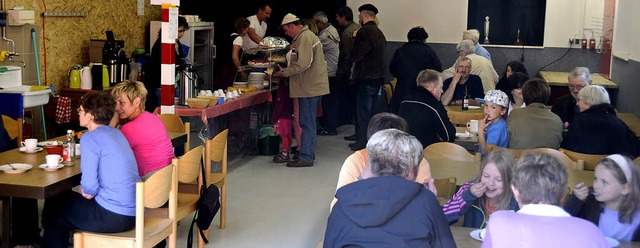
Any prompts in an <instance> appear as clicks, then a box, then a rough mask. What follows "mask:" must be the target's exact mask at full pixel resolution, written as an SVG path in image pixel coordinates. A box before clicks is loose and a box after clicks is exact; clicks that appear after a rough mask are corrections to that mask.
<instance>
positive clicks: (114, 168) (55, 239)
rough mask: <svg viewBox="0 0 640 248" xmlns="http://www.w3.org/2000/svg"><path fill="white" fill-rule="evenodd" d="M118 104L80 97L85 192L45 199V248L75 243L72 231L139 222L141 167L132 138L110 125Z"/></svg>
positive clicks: (101, 96)
mask: <svg viewBox="0 0 640 248" xmlns="http://www.w3.org/2000/svg"><path fill="white" fill-rule="evenodd" d="M114 109H115V102H114V100H113V97H111V95H109V94H108V93H104V92H96V91H91V92H89V93H87V94H85V95H84V96H83V97H82V99H81V100H80V108H78V115H79V120H80V125H81V126H83V127H86V128H87V129H88V130H89V131H88V132H86V133H85V134H83V135H82V139H81V140H80V146H81V147H82V157H81V160H80V162H81V164H82V167H81V172H82V178H81V180H80V188H79V194H78V193H76V192H73V191H68V192H65V193H62V194H59V195H57V196H54V197H52V198H50V199H47V200H46V201H45V206H44V209H43V216H42V218H43V220H42V226H43V228H44V237H43V247H61V248H67V247H68V246H69V233H70V231H73V230H76V229H80V230H85V231H92V232H104V233H114V232H122V231H126V230H129V229H131V228H133V227H134V226H135V208H136V182H137V181H139V180H140V178H139V176H138V166H137V165H136V159H135V157H134V156H133V152H132V151H131V148H130V146H129V144H128V143H127V139H126V138H125V137H124V136H123V135H122V133H121V132H120V131H119V130H118V129H115V128H112V127H110V126H109V125H108V124H109V121H111V117H113V112H114Z"/></svg>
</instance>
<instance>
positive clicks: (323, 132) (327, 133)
mask: <svg viewBox="0 0 640 248" xmlns="http://www.w3.org/2000/svg"><path fill="white" fill-rule="evenodd" d="M318 135H320V136H335V135H338V132H336V131H335V130H333V131H329V130H327V129H322V130H318Z"/></svg>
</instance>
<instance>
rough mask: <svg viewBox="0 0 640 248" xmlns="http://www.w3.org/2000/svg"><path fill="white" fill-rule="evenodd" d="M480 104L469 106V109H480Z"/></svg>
mask: <svg viewBox="0 0 640 248" xmlns="http://www.w3.org/2000/svg"><path fill="white" fill-rule="evenodd" d="M479 108H480V106H469V109H479Z"/></svg>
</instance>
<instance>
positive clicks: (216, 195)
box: [187, 161, 220, 248]
mask: <svg viewBox="0 0 640 248" xmlns="http://www.w3.org/2000/svg"><path fill="white" fill-rule="evenodd" d="M200 166H201V170H200V172H201V173H202V181H203V182H205V183H206V182H207V180H206V176H205V172H204V171H205V168H204V161H202V163H200ZM205 183H203V184H202V186H201V187H200V199H198V203H197V208H196V212H195V214H194V215H193V220H192V221H191V228H190V229H189V234H188V236H187V247H188V248H191V246H192V244H193V225H197V226H198V230H199V232H200V237H202V240H203V241H204V243H205V244H207V243H209V240H208V239H207V237H206V236H205V235H204V230H207V229H209V226H211V221H213V217H215V216H216V214H217V213H218V210H219V209H220V190H219V189H218V187H217V186H216V185H215V184H211V185H209V186H208V187H207V186H205Z"/></svg>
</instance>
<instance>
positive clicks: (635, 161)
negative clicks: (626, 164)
mask: <svg viewBox="0 0 640 248" xmlns="http://www.w3.org/2000/svg"><path fill="white" fill-rule="evenodd" d="M633 162H634V163H635V164H636V165H640V156H638V157H637V158H636V159H634V160H633Z"/></svg>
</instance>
